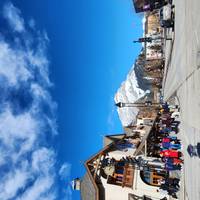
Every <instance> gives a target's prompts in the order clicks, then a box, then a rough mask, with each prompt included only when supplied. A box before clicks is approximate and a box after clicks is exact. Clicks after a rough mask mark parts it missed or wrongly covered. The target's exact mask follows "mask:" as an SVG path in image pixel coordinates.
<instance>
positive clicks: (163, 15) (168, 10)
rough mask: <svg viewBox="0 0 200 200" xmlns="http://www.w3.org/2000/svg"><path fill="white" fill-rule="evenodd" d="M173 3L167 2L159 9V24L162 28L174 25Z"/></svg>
mask: <svg viewBox="0 0 200 200" xmlns="http://www.w3.org/2000/svg"><path fill="white" fill-rule="evenodd" d="M173 8H174V7H173V5H171V4H167V5H165V6H163V7H162V8H161V9H160V26H161V27H163V28H173V27H174V11H173Z"/></svg>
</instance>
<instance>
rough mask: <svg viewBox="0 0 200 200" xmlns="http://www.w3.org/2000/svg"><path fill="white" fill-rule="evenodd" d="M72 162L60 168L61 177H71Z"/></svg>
mask: <svg viewBox="0 0 200 200" xmlns="http://www.w3.org/2000/svg"><path fill="white" fill-rule="evenodd" d="M71 167H72V166H71V164H70V163H64V164H63V165H62V166H61V168H60V170H59V175H60V177H61V179H66V180H67V179H68V178H69V177H70V174H71Z"/></svg>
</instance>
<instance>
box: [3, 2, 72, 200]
mask: <svg viewBox="0 0 200 200" xmlns="http://www.w3.org/2000/svg"><path fill="white" fill-rule="evenodd" d="M0 14H2V13H0ZM0 17H2V16H0ZM3 17H4V19H5V20H6V22H7V23H8V24H9V25H10V27H11V29H12V30H11V34H12V37H13V40H9V38H8V39H7V38H6V37H8V35H9V34H8V35H1V36H0V92H1V93H0V169H4V170H5V171H3V170H2V171H1V170H0V176H1V182H0V199H4V200H8V199H17V200H27V199H28V200H46V199H48V200H54V199H57V193H56V191H57V186H56V181H57V178H58V176H59V175H58V173H57V172H56V163H57V161H56V153H55V150H54V149H53V148H52V147H51V144H49V141H47V139H46V138H52V137H53V136H54V135H55V134H56V133H57V124H56V118H55V114H54V113H55V110H56V107H57V105H56V103H55V102H54V101H53V99H52V97H51V95H50V93H49V88H50V87H51V86H52V83H51V82H50V80H49V72H48V67H49V60H48V58H47V56H46V50H47V45H48V42H49V39H48V36H47V34H46V32H43V33H41V32H40V31H38V30H35V29H36V28H35V24H33V22H34V20H33V21H32V22H30V23H29V26H31V24H32V26H34V27H32V29H31V31H35V33H36V34H34V37H33V34H32V32H30V30H29V31H28V29H26V27H25V23H24V19H23V18H22V16H21V12H20V10H19V9H17V8H16V7H14V6H13V4H12V3H7V4H6V5H5V6H4V7H3ZM8 41H9V42H8ZM44 107H45V109H44ZM47 136H48V137H47ZM47 144H48V145H47ZM61 169H62V170H60V175H61V174H62V173H63V176H64V172H66V174H67V177H68V179H69V177H70V169H71V166H70V164H68V165H67V164H66V165H63V167H62V168H61ZM64 193H65V194H66V192H65V191H64ZM65 194H64V195H65ZM68 194H70V198H71V189H70V188H69V189H68Z"/></svg>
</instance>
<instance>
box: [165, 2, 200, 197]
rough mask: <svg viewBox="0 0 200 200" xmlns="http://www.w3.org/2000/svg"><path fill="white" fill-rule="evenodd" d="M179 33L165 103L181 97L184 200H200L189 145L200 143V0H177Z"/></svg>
mask: <svg viewBox="0 0 200 200" xmlns="http://www.w3.org/2000/svg"><path fill="white" fill-rule="evenodd" d="M174 4H175V33H174V43H173V48H172V54H171V58H170V47H171V45H172V44H171V42H170V41H168V44H167V45H166V57H167V59H169V58H170V60H169V66H168V70H167V76H166V81H165V83H164V91H163V92H164V99H165V100H168V99H169V98H170V97H172V96H173V95H176V96H177V99H178V101H179V104H180V107H181V122H182V123H181V127H180V137H181V138H182V140H183V144H184V146H183V148H184V149H183V152H184V159H185V169H184V180H185V192H184V193H182V197H181V200H182V199H189V200H200V158H198V157H193V158H190V156H189V155H188V153H187V151H186V149H187V146H188V145H189V144H192V145H195V144H197V142H200V0H174Z"/></svg>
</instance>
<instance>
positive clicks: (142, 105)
mask: <svg viewBox="0 0 200 200" xmlns="http://www.w3.org/2000/svg"><path fill="white" fill-rule="evenodd" d="M115 105H116V106H117V107H119V108H123V107H147V106H153V105H158V103H152V101H149V100H148V101H145V102H144V103H122V102H118V103H116V104H115Z"/></svg>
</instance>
